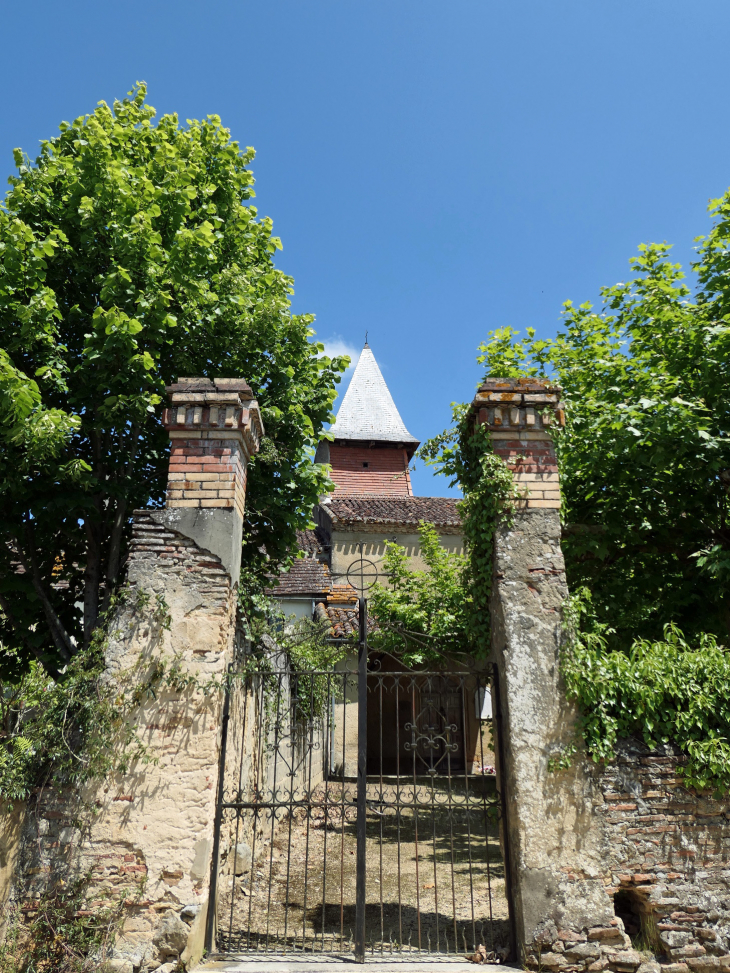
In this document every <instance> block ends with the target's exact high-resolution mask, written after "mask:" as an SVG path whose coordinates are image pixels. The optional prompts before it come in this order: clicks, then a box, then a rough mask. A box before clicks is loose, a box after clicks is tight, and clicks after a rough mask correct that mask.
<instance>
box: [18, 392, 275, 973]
mask: <svg viewBox="0 0 730 973" xmlns="http://www.w3.org/2000/svg"><path fill="white" fill-rule="evenodd" d="M168 392H169V393H170V397H171V404H170V406H169V407H168V408H167V409H166V410H165V413H164V417H163V421H164V423H165V426H166V428H167V429H168V431H169V433H170V437H171V439H172V451H171V458H170V473H169V482H168V487H169V488H168V504H167V507H166V508H165V509H162V510H152V509H150V510H139V511H135V513H134V515H133V525H132V527H133V534H132V541H131V545H130V551H129V559H128V563H127V576H126V583H125V586H124V589H123V592H122V597H121V600H120V602H119V606H118V608H117V610H116V611H115V614H114V616H113V618H112V619H111V622H110V623H109V626H108V629H107V649H106V662H107V676H106V678H108V679H109V680H110V681H111V682H112V684H113V685H114V686H117V687H119V693H120V697H119V698H120V706H125V707H130V709H129V715H128V721H129V725H130V726H131V728H132V729H133V730H134V732H135V734H136V736H137V738H138V739H139V740H140V742H141V744H142V745H143V748H144V752H143V753H141V754H139V755H138V756H137V759H135V760H133V761H132V762H131V763H130V764H129V765H128V766H127V767H125V768H124V769H123V770H122V769H120V772H119V773H118V774H117V775H116V776H114V777H112V778H111V779H108V780H107V781H105V782H103V783H98V782H96V783H93V784H91V785H89V786H88V787H86V788H85V789H84V790H83V791H75V792H70V791H69V792H60V793H59V791H58V790H57V789H55V788H53V787H51V786H49V787H45V788H42V789H40V790H39V791H38V792H37V793H36V794H34V795H33V796H32V800H30V801H29V802H28V807H27V809H25V813H24V817H23V822H22V828H21V833H20V838H19V841H17V842H14V840H13V832H12V828H10V824H9V818H8V817H7V816H6V818H5V819H4V824H5V825H6V828H5V832H3V834H4V835H5V833H7V838H6V839H3V844H1V845H0V855H3V856H4V857H5V858H6V859H10V858H12V856H13V855H14V854H17V859H16V862H15V864H14V867H13V865H12V863H11V864H10V865H8V866H6V867H5V872H7V871H12V872H13V877H12V881H11V883H10V889H9V894H8V897H7V898H8V901H7V903H6V904H5V909H4V919H5V923H6V926H7V927H10V925H11V924H12V925H13V928H14V930H15V933H17V934H18V935H19V936H20V938H21V940H22V937H23V935H24V934H25V933H27V929H28V923H29V921H31V920H32V919H33V918H34V916H35V915H37V913H38V908H39V903H40V902H41V901H42V897H43V895H44V894H45V893H47V892H48V891H49V890H52V889H54V888H56V889H57V888H60V887H63V886H62V885H61V883H65V885H66V887H68V885H69V884H70V883H73V882H75V881H76V880H77V879H80V878H81V879H83V883H84V888H85V892H84V900H83V902H81V903H80V905H81V914H82V915H84V914H88V915H97V914H99V913H100V911H103V910H105V909H108V908H109V907H113V908H116V907H118V908H119V911H120V916H121V924H120V931H119V935H118V936H117V938H116V942H115V948H114V952H113V954H112V955H111V956H101V955H100V956H98V957H96V959H97V960H98V968H99V969H109V970H113V971H115V973H141V971H151V970H156V969H159V968H160V967H162V968H163V969H164V970H165V973H167V970H168V969H170V967H169V966H167V965H165V964H167V963H168V962H172V963H177V962H179V961H182V962H183V963H187V964H189V965H190V966H192V965H194V964H195V963H196V962H197V960H198V959H199V958H200V955H201V953H202V950H203V939H204V933H205V923H206V918H207V902H208V890H209V885H210V876H211V865H212V850H213V830H214V817H215V805H216V795H217V785H218V777H219V756H220V741H221V711H222V705H223V698H224V692H223V689H224V681H225V673H226V671H227V668H228V665H229V664H230V662H231V661H232V660H233V657H234V639H235V632H236V604H237V586H238V577H239V566H240V555H241V526H242V514H243V510H244V502H245V483H246V477H245V472H246V466H247V462H248V459H249V457H250V455H251V454H252V452H254V451H255V449H256V448H257V444H258V441H259V438H260V436H261V434H262V432H263V429H262V426H261V420H260V416H259V413H258V406H257V404H256V402H255V401H254V400H253V398H252V395H251V390H250V389H249V387H248V385H247V384H246V383H245V382H242V381H240V380H235V379H216V380H215V381H211V380H209V379H181V380H179V382H178V383H176V384H175V385H174V386H172V387H171V388H170V389H168ZM181 465H182V466H183V467H184V470H183V471H181V470H180V469H179V467H180V466H181ZM181 472H182V474H183V475H182V477H181V475H180V474H181ZM130 704H131V705H130ZM10 823H12V822H10ZM16 830H17V829H16ZM5 845H7V846H8V852H7V854H5ZM16 849H17V850H16ZM3 874H4V872H3V866H2V864H1V859H0V880H2V878H3ZM107 961H108V963H107V965H106V966H104V963H105V962H107Z"/></svg>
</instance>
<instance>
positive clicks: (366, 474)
mask: <svg viewBox="0 0 730 973" xmlns="http://www.w3.org/2000/svg"><path fill="white" fill-rule="evenodd" d="M329 462H330V463H331V465H332V472H331V474H330V476H331V478H332V480H333V482H334V483H335V485H336V489H335V493H334V495H335V496H338V495H339V494H345V493H384V494H388V495H392V496H404V497H410V496H413V488H412V486H411V477H410V473H409V472H408V453H407V451H406V450H405V449H404V448H394V447H384V446H373V447H372V448H370V447H367V446H342V445H340V444H335V443H330V446H329Z"/></svg>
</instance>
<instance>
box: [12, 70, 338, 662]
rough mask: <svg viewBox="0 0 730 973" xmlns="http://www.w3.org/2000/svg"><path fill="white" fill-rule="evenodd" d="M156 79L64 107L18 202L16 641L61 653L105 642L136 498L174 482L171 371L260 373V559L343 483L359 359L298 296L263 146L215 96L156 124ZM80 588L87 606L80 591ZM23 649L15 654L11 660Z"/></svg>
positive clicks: (20, 646)
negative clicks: (239, 132) (317, 326)
mask: <svg viewBox="0 0 730 973" xmlns="http://www.w3.org/2000/svg"><path fill="white" fill-rule="evenodd" d="M145 97H146V87H145V85H144V84H140V85H138V86H137V87H136V88H135V89H134V90H133V91H132V92H130V94H129V97H128V98H126V99H125V100H124V101H122V102H115V103H114V105H113V107H112V108H109V107H108V106H107V105H106V104H104V103H103V102H102V103H100V105H99V107H98V108H97V109H96V110H95V111H94V112H93V114H90V115H85V116H82V117H80V118H77V119H76V120H75V121H74V122H73V123H71V124H69V123H66V122H64V123H62V125H61V127H60V134H59V135H58V136H57V137H56V138H53V139H50V140H48V141H46V142H43V143H42V146H41V154H40V155H39V157H38V158H37V159H36V161H35V163H31V162H30V160H29V159H27V158H26V157H24V156H23V154H22V153H21V152H20V151H19V150H16V152H15V161H16V165H17V167H18V175H17V176H14V177H11V179H10V180H9V181H10V184H11V189H10V191H9V192H8V194H7V196H6V198H5V201H4V203H3V205H2V207H0V408H1V410H2V411H1V412H0V451H1V452H0V611H1V612H2V615H1V617H0V642H2V643H3V644H5V645H6V646H7V647H8V648H9V649H10V650H12V651H11V653H10V654H9V655H8V656H7V657H6V666H5V668H6V672H7V669H8V667H10V668H13V667H16V668H17V666H20V667H21V668H22V667H23V666H24V665H26V664H27V660H28V659H30V658H33V657H35V658H37V659H40V660H42V661H43V662H44V664H45V665H46V666H47V668H48V669H49V671H51V672H56V671H57V668H58V666H61V665H63V664H64V663H66V662H68V661H69V659H70V658H71V657H72V656H73V655H74V654H75V653H76V652H77V651H78V650H79V648H81V647H82V646H86V645H88V644H89V643H90V640H91V637H92V634H93V632H94V629H95V627H96V625H97V623H98V619H99V616H100V613H101V612H103V611H104V609H105V607H106V606H107V605H108V604H109V600H110V598H111V595H112V592H113V591H114V589H115V587H116V586H117V585H118V583H119V579H120V575H121V571H122V568H123V563H124V557H125V547H126V541H127V537H128V531H129V524H130V514H131V511H132V510H133V509H134V508H136V507H144V506H147V505H160V504H161V503H162V502H163V497H164V487H165V468H166V463H167V451H168V446H167V437H166V434H165V432H164V430H163V429H162V427H161V424H160V420H159V412H160V410H159V408H158V406H159V405H160V403H161V401H162V399H163V396H164V387H165V385H166V384H169V383H171V382H172V381H173V380H174V379H175V378H177V377H178V376H181V375H201V376H209V377H215V376H229V377H230V376H242V377H244V378H246V379H247V381H248V382H249V384H250V385H251V387H252V389H253V391H254V393H255V394H256V396H257V398H258V400H259V403H260V405H261V407H262V413H263V418H264V424H265V427H266V432H267V438H266V440H265V441H264V443H263V444H262V450H261V453H260V455H259V457H258V458H257V459H256V461H255V462H254V463H253V464H252V467H251V470H250V474H249V479H248V496H247V517H246V524H245V546H244V564H243V569H242V570H243V572H244V573H245V575H246V578H247V580H248V582H249V585H250V580H251V578H256V579H260V580H263V577H264V574H265V572H266V571H267V570H271V569H272V568H275V567H276V566H277V564H278V563H280V562H281V561H282V560H283V559H285V558H286V557H287V556H288V554H287V552H288V551H289V550H290V549H293V548H294V547H295V531H296V529H297V528H298V527H303V526H305V525H306V523H307V521H308V519H309V511H310V510H311V509H312V506H313V505H314V503H316V501H317V499H318V497H319V495H320V494H322V493H323V492H326V490H327V479H326V473H325V472H324V471H323V469H322V467H319V466H315V465H314V464H312V463H311V462H309V461H308V459H309V457H310V455H311V452H312V449H313V448H314V447H315V446H316V444H317V442H318V441H319V439H321V438H322V436H323V435H324V433H323V426H324V424H325V423H326V422H327V421H328V420H329V419H330V410H331V406H332V403H333V401H334V397H335V384H336V383H337V382H338V381H339V379H340V373H341V372H342V371H343V370H344V368H345V367H346V364H347V359H344V358H336V359H329V358H327V357H326V356H324V355H323V354H322V352H323V350H324V349H323V346H322V345H321V344H317V343H314V342H312V341H311V340H310V338H311V336H312V335H313V334H314V332H313V331H312V328H311V325H312V321H313V318H312V317H311V316H310V315H299V316H294V315H292V314H291V312H290V295H291V293H292V280H291V278H290V277H288V276H286V275H285V274H284V273H282V272H281V271H280V270H278V269H277V268H276V267H275V265H274V262H273V257H274V253H275V251H276V250H277V249H280V247H281V244H280V242H279V240H278V239H277V238H276V237H274V236H273V235H272V224H271V221H270V220H269V219H268V218H264V219H258V218H257V211H256V209H255V207H254V206H252V205H250V203H248V201H249V200H250V198H251V197H252V196H253V195H254V193H253V188H252V187H253V176H252V174H251V171H250V168H249V163H250V162H251V160H252V159H253V155H254V153H253V150H252V149H246V150H245V151H241V149H240V148H239V146H238V144H237V143H236V142H233V141H231V138H230V134H229V132H228V130H227V129H225V128H224V127H223V126H222V124H221V121H220V119H219V118H218V117H217V116H214V115H212V116H209V117H208V118H207V119H206V120H204V121H193V122H189V123H188V124H187V125H186V126H181V125H180V124H179V122H178V118H177V116H176V115H165V116H163V117H162V118H160V119H159V121H158V122H157V123H156V124H153V118H154V116H155V111H154V109H153V108H151V107H150V106H149V105H148V104H147V103H146V101H145ZM78 606H82V608H81V609H80V608H79V607H78ZM13 660H15V661H13Z"/></svg>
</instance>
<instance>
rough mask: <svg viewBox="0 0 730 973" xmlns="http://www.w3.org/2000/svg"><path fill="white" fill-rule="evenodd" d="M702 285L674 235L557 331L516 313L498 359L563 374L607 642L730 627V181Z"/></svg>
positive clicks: (499, 340)
mask: <svg viewBox="0 0 730 973" xmlns="http://www.w3.org/2000/svg"><path fill="white" fill-rule="evenodd" d="M711 213H712V214H713V216H714V224H713V226H712V229H711V232H710V234H709V235H708V236H707V237H706V238H704V239H701V241H700V246H699V249H698V253H699V257H698V260H697V262H696V263H695V264H693V270H694V271H695V273H696V275H697V284H696V286H695V288H694V289H691V288H690V287H689V286H688V285H687V283H686V282H685V280H684V275H683V273H682V270H681V267H680V266H679V265H678V264H676V263H672V262H671V261H670V259H669V256H668V254H669V249H670V248H669V247H668V246H667V245H666V244H651V245H645V246H641V247H640V248H639V255H638V256H637V257H635V258H634V259H633V260H632V261H631V263H632V268H633V271H634V276H633V277H632V279H631V280H629V281H628V282H625V283H620V284H616V285H615V286H613V287H607V288H605V289H604V290H603V292H602V296H603V307H602V308H601V309H600V310H598V311H595V310H594V309H593V308H592V307H591V305H590V304H583V305H581V306H579V307H576V306H574V305H573V304H571V303H570V302H568V303H567V304H566V305H565V312H564V326H563V328H562V330H561V331H560V333H559V334H558V336H557V337H556V338H555V339H554V340H539V339H538V338H536V336H535V332H534V330H528V332H527V336H526V338H524V339H520V338H519V336H518V333H517V332H515V331H513V330H512V329H511V328H503V329H500V330H498V331H495V332H492V333H491V334H490V337H489V340H488V341H487V342H486V343H485V344H484V345H482V346H481V353H482V354H481V357H480V361H482V362H483V363H485V364H486V366H487V374H488V375H492V376H496V375H508V376H509V375H516V374H532V375H549V376H550V377H551V378H552V379H554V380H557V382H558V383H559V384H560V385H561V386H562V387H563V389H564V395H565V400H566V427H565V430H564V431H562V432H561V433H560V434H559V435H558V436H557V437H556V448H557V453H558V460H559V464H560V471H561V479H562V484H561V485H562V490H563V496H564V507H563V517H564V524H565V527H564V541H563V548H564V552H565V557H566V567H567V574H568V581H569V584H570V586H571V589H573V590H577V589H578V588H581V587H586V588H588V589H589V590H590V592H591V601H592V611H593V613H594V616H595V618H596V620H597V623H598V624H599V625H600V626H601V630H602V631H604V630H606V627H608V629H610V631H608V630H606V639H607V645H608V646H609V647H614V648H615V647H621V648H624V649H628V647H629V646H630V645H631V644H632V643H633V642H634V639H637V638H638V639H648V640H660V639H662V638H663V632H664V627H665V625H666V624H668V623H670V622H672V623H674V624H676V625H678V626H679V628H681V630H682V631H683V632H685V633H686V634H687V637H688V638H691V637H694V636H697V635H698V634H699V633H701V632H707V633H712V634H714V635H715V636H717V637H719V638H721V639H722V640H723V641H725V642H727V639H728V635H729V634H730V600H729V598H728V582H729V581H730V525H728V489H729V488H730V273H729V272H730V257H728V254H729V253H730V193H728V194H726V195H725V196H723V197H722V198H721V199H719V200H715V201H714V202H713V203H712V204H711Z"/></svg>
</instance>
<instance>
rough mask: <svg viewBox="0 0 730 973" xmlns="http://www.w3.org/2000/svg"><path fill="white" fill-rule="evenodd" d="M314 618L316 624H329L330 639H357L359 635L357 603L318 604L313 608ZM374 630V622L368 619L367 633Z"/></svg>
mask: <svg viewBox="0 0 730 973" xmlns="http://www.w3.org/2000/svg"><path fill="white" fill-rule="evenodd" d="M314 617H315V619H316V621H318V622H329V623H330V626H331V628H330V637H331V638H335V639H348V638H352V637H353V636H355V637H357V636H358V635H359V633H360V612H359V611H358V606H357V602H354V603H351V604H349V605H345V604H339V605H333V604H327V605H325V604H323V603H322V602H318V603H317V604H316V605H315V607H314ZM375 628H376V625H375V622H374V621H373V619H372V618H370V617H368V632H372V631H373V630H374V629H375Z"/></svg>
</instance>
